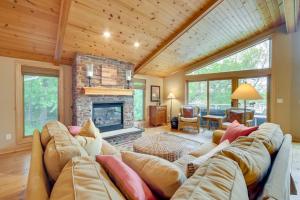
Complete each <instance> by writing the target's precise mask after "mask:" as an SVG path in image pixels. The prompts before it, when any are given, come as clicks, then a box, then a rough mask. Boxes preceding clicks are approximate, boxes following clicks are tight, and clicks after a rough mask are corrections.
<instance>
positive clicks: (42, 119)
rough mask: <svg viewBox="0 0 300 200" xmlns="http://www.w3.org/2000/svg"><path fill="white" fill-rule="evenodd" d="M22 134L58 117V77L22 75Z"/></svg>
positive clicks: (29, 133)
mask: <svg viewBox="0 0 300 200" xmlns="http://www.w3.org/2000/svg"><path fill="white" fill-rule="evenodd" d="M23 85H24V97H23V98H24V135H25V136H30V135H32V133H33V131H34V129H35V128H38V129H39V130H41V129H42V126H43V124H45V123H46V122H47V121H49V120H57V119H58V77H50V76H39V75H24V79H23Z"/></svg>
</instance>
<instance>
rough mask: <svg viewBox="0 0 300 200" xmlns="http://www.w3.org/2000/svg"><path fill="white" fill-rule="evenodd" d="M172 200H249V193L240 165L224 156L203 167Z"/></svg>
mask: <svg viewBox="0 0 300 200" xmlns="http://www.w3.org/2000/svg"><path fill="white" fill-rule="evenodd" d="M171 199H172V200H186V199H230V200H248V193H247V187H246V184H245V180H244V177H243V174H242V172H241V170H240V168H239V166H238V164H237V163H236V162H235V161H233V160H231V159H229V158H226V157H224V156H221V155H215V156H213V157H212V158H210V159H209V160H207V161H206V162H205V163H204V164H203V165H201V166H200V167H199V168H198V170H197V171H196V172H195V173H194V175H193V176H191V177H190V178H189V179H187V180H186V181H185V183H184V184H183V185H182V186H181V187H180V188H179V189H178V190H177V191H176V193H175V194H174V196H173V197H172V198H171Z"/></svg>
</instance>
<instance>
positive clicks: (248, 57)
mask: <svg viewBox="0 0 300 200" xmlns="http://www.w3.org/2000/svg"><path fill="white" fill-rule="evenodd" d="M270 44H271V40H265V41H263V42H261V43H259V44H256V45H254V46H251V47H249V48H247V49H244V50H242V51H239V52H237V53H235V54H233V55H230V56H228V57H226V58H223V59H221V60H219V61H217V62H214V63H212V64H209V65H207V66H204V67H202V68H200V69H197V70H195V71H193V72H191V73H189V74H187V75H198V74H212V73H220V72H231V71H244V70H254V69H265V68H270V66H271V63H270V60H271V59H270V55H271V52H270Z"/></svg>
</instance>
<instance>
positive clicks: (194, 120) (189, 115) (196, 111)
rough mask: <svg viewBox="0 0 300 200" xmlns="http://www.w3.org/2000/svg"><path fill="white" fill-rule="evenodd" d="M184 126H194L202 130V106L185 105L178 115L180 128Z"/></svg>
mask: <svg viewBox="0 0 300 200" xmlns="http://www.w3.org/2000/svg"><path fill="white" fill-rule="evenodd" d="M184 127H193V128H196V129H197V132H198V133H199V130H200V108H199V107H198V106H192V105H184V106H182V107H181V108H180V113H179V115H178V130H181V129H183V128H184Z"/></svg>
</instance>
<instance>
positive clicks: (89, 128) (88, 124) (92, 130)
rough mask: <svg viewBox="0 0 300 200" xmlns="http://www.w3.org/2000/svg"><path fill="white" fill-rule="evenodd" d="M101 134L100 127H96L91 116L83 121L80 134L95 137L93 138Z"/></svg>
mask: <svg viewBox="0 0 300 200" xmlns="http://www.w3.org/2000/svg"><path fill="white" fill-rule="evenodd" d="M99 134H100V132H99V129H98V128H96V126H95V124H94V122H93V120H92V119H91V118H89V119H88V120H86V121H85V122H84V123H83V125H82V127H81V129H80V132H79V135H81V136H85V137H93V138H96V137H97V136H98V135H99Z"/></svg>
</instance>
